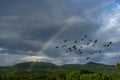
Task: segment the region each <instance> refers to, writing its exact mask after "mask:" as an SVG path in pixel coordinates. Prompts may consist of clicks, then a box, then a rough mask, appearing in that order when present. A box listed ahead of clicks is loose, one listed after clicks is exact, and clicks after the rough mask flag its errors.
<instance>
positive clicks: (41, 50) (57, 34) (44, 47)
mask: <svg viewBox="0 0 120 80" xmlns="http://www.w3.org/2000/svg"><path fill="white" fill-rule="evenodd" d="M113 1H114V0H109V1H107V2H106V3H109V2H113ZM102 6H103V4H102V3H100V4H97V5H95V6H94V7H92V8H91V9H88V10H86V11H83V12H82V13H81V14H80V15H78V16H76V17H75V18H76V19H77V20H79V19H80V17H81V16H84V15H86V14H87V13H90V12H92V11H94V10H96V9H98V8H101V7H102ZM77 20H75V21H73V22H68V23H67V22H66V23H65V24H64V25H63V26H64V27H62V28H61V29H59V30H58V31H57V32H56V33H55V34H54V35H52V36H51V37H49V39H48V40H46V42H45V44H43V45H42V47H40V49H39V50H38V52H37V53H36V55H35V56H41V54H43V52H44V51H45V50H46V48H47V47H48V46H49V45H50V44H51V43H52V41H53V40H54V39H55V38H57V37H58V36H59V35H60V34H61V33H62V32H64V31H65V30H66V29H67V28H68V27H70V25H72V24H74V23H75V22H77ZM37 59H38V58H37V57H36V58H34V60H33V62H32V63H31V64H30V66H29V68H28V70H29V71H30V70H31V68H32V67H33V65H34V64H35V62H36V61H37Z"/></svg>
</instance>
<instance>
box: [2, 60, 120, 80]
mask: <svg viewBox="0 0 120 80" xmlns="http://www.w3.org/2000/svg"><path fill="white" fill-rule="evenodd" d="M31 63H33V62H27V63H20V64H16V65H13V66H9V67H0V80H120V70H119V69H117V68H115V66H113V65H105V64H99V63H93V62H89V63H87V64H84V65H80V64H67V65H62V66H57V65H54V64H51V63H44V62H36V63H34V66H33V67H32V68H31V71H30V70H29V67H30V65H31Z"/></svg>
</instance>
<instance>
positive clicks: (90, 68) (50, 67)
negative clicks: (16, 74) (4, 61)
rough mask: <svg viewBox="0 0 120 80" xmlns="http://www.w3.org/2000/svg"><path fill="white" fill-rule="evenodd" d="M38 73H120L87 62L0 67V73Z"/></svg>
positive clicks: (111, 68) (106, 66)
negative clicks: (41, 71) (81, 71)
mask: <svg viewBox="0 0 120 80" xmlns="http://www.w3.org/2000/svg"><path fill="white" fill-rule="evenodd" d="M30 70H31V71H40V70H51V71H56V70H58V71H62V70H66V71H71V70H88V71H92V72H100V73H120V70H119V69H116V68H115V67H114V65H106V64H100V63H93V62H89V63H86V64H84V65H81V64H66V65H61V66H58V65H55V64H52V63H45V62H26V63H19V64H16V65H13V66H9V67H0V71H2V72H3V71H30Z"/></svg>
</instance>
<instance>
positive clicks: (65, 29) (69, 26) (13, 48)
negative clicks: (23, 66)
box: [0, 0, 120, 66]
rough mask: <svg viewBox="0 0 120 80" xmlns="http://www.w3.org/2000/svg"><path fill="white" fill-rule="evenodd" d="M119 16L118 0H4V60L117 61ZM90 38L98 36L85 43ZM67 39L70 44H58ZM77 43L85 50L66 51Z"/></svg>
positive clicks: (0, 54) (0, 46) (0, 58)
mask: <svg viewBox="0 0 120 80" xmlns="http://www.w3.org/2000/svg"><path fill="white" fill-rule="evenodd" d="M119 22H120V1H119V0H0V66H6V65H13V64H16V63H21V62H28V61H44V62H52V63H55V64H58V65H61V64H76V63H78V64H84V63H87V62H90V61H92V62H97V63H104V64H115V63H116V62H118V61H120V49H119V48H120V36H119V34H120V23H119ZM84 35H87V38H86V39H84V41H81V39H82V38H83V37H84ZM90 39H92V40H93V41H94V40H96V39H97V40H98V42H97V43H96V45H95V47H92V45H93V42H91V44H90V45H88V46H87V45H86V44H87V43H88V42H89V40H90ZM64 40H68V41H67V42H66V43H64ZM75 40H77V41H78V43H74V41H75ZM110 41H112V42H113V44H112V45H110V46H109V47H104V46H103V45H104V44H106V43H109V42H110ZM64 44H65V45H67V48H61V47H59V48H58V49H56V48H55V47H56V46H62V45H64ZM73 45H76V46H77V47H78V48H79V47H80V46H81V45H82V46H83V48H82V52H83V53H82V54H78V52H77V51H72V52H68V53H65V51H66V50H67V49H68V48H69V47H71V46H73ZM98 51H102V53H100V54H99V53H98ZM90 53H93V54H92V55H90ZM87 57H90V59H89V60H86V58H87Z"/></svg>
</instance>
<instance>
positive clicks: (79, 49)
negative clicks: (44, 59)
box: [55, 35, 112, 60]
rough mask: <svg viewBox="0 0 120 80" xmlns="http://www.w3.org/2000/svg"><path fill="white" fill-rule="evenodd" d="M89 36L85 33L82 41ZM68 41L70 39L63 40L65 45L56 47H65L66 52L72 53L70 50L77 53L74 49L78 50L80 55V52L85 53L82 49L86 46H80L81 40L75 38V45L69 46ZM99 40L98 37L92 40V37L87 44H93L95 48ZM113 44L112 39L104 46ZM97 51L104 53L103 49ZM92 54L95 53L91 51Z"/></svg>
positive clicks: (87, 58)
mask: <svg viewBox="0 0 120 80" xmlns="http://www.w3.org/2000/svg"><path fill="white" fill-rule="evenodd" d="M87 37H88V36H87V35H84V37H83V38H82V39H81V40H80V41H81V42H82V41H84V40H85V39H86V38H87ZM67 42H68V40H64V41H63V43H64V44H63V45H62V46H60V45H59V46H56V47H55V48H56V49H59V48H62V49H63V48H64V49H65V53H70V52H73V53H75V52H74V51H77V53H78V54H79V55H80V54H84V53H83V51H82V49H83V48H84V46H83V45H80V46H79V47H78V43H79V41H77V40H75V41H74V42H73V43H74V44H73V45H72V46H69V45H68V44H66V43H67ZM97 42H98V40H97V39H96V40H92V39H90V40H89V41H88V42H87V44H86V45H87V46H90V44H92V45H91V47H94V48H95V46H96V43H97ZM111 44H112V41H110V42H107V43H106V44H104V45H103V46H102V47H109V46H110V45H111ZM97 53H102V51H101V50H99V51H98V52H97ZM90 55H93V53H90ZM89 59H90V57H86V60H89Z"/></svg>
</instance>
